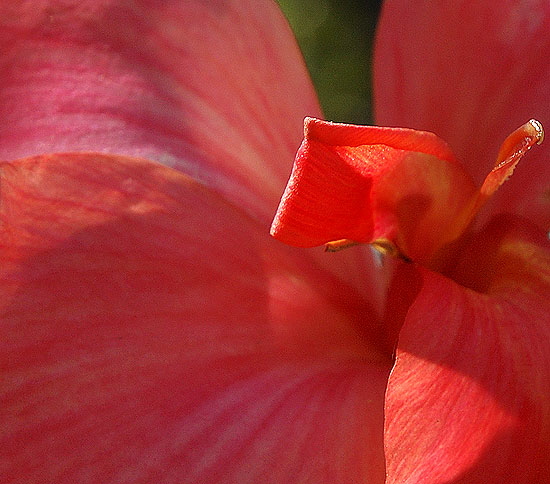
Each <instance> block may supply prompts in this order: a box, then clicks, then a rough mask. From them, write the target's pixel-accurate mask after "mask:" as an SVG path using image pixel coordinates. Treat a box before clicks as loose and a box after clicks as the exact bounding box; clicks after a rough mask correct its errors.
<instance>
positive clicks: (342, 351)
mask: <svg viewBox="0 0 550 484" xmlns="http://www.w3.org/2000/svg"><path fill="white" fill-rule="evenodd" d="M0 168H1V177H0V183H1V188H2V190H1V191H0V196H1V200H0V220H1V222H2V230H1V231H0V245H1V248H2V250H1V251H0V258H1V262H0V295H1V297H0V332H1V334H0V345H1V351H0V366H1V367H2V379H1V381H0V400H1V401H2V412H1V417H0V428H2V432H1V434H0V462H1V473H2V477H3V479H4V481H5V482H14V483H31V482H41V483H47V484H54V483H55V484H69V483H70V484H73V483H75V482H78V483H80V484H97V483H106V484H107V483H115V482H162V483H164V484H170V483H178V484H182V483H184V484H195V483H198V482H200V483H205V484H210V483H222V482H238V483H240V484H243V483H251V484H252V483H258V482H270V481H271V482H277V483H295V482H300V481H301V482H306V481H309V482H316V483H327V484H328V483H330V484H332V483H334V482H350V483H362V482H366V481H368V482H373V483H383V481H384V457H383V449H382V447H383V446H382V430H383V429H382V421H383V415H382V407H383V398H384V390H385V383H386V381H387V375H388V372H389V367H390V359H389V358H388V357H387V356H385V355H384V354H383V353H381V352H380V350H379V347H378V345H377V342H376V339H375V335H373V333H374V327H375V325H376V324H377V321H376V317H375V316H374V315H373V311H372V309H371V308H370V305H369V302H368V301H366V300H365V299H364V298H363V297H362V296H360V295H359V294H358V293H357V291H354V290H353V288H351V287H349V286H347V285H345V284H343V283H342V280H341V279H338V278H336V277H335V276H334V275H332V274H331V273H330V272H328V271H326V270H322V269H320V268H319V267H318V266H316V265H314V264H312V263H311V262H310V261H308V259H305V258H304V257H302V256H301V254H300V253H298V252H297V251H295V250H294V249H292V248H288V247H284V246H283V245H281V244H278V243H277V242H276V241H274V240H272V239H271V238H270V237H269V236H267V235H266V234H265V229H264V228H263V226H262V224H260V223H258V222H256V221H254V220H253V219H251V218H250V217H249V216H247V215H246V214H245V213H244V212H243V211H241V210H238V209H236V208H235V207H234V206H233V205H231V204H229V203H227V202H225V201H224V200H223V199H221V198H220V197H219V196H218V195H217V194H215V193H214V192H212V191H210V190H208V189H204V188H203V187H201V186H199V185H198V184H197V183H195V182H193V181H191V180H190V179H189V178H187V177H185V176H183V175H181V174H180V173H178V172H176V171H174V170H171V169H169V168H166V167H163V166H162V165H159V164H157V163H152V162H149V161H145V160H140V159H135V158H126V157H120V156H119V157H115V156H107V155H101V154H62V155H48V156H41V157H35V158H28V159H22V160H19V161H14V162H10V163H3V164H2V165H1V166H0Z"/></svg>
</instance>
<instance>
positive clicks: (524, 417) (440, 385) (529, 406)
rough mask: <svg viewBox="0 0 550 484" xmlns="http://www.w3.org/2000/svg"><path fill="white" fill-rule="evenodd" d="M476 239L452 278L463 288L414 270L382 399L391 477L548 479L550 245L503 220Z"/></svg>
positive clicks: (455, 482) (539, 482)
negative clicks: (413, 287) (414, 289)
mask: <svg viewBox="0 0 550 484" xmlns="http://www.w3.org/2000/svg"><path fill="white" fill-rule="evenodd" d="M475 240H476V244H475V245H472V246H471V247H470V249H469V250H468V251H467V252H468V254H467V257H465V258H464V261H465V262H463V263H462V264H460V265H459V267H458V268H457V270H456V273H455V274H454V278H455V279H456V280H458V281H459V282H462V284H464V285H466V286H468V287H469V288H470V289H468V288H466V287H465V286H463V285H460V284H458V283H456V282H453V281H452V280H451V279H447V278H445V277H443V276H442V275H440V274H436V273H433V272H429V271H426V270H421V272H420V273H419V274H418V277H417V280H418V282H419V284H418V285H417V286H418V288H419V290H418V294H417V296H416V299H415V301H414V303H413V304H412V306H411V307H410V309H409V311H408V313H407V315H406V318H405V323H404V325H403V327H402V330H401V332H400V335H399V343H398V347H397V357H396V364H395V367H394V369H393V371H392V374H391V376H390V379H389V383H388V390H387V396H386V398H387V401H386V414H385V417H386V423H385V429H386V430H385V432H386V434H385V446H386V459H387V471H388V481H387V482H388V484H393V483H395V484H398V483H399V484H413V483H418V484H451V483H452V484H459V483H460V484H477V483H479V484H481V483H483V484H504V483H506V484H507V483H510V484H512V483H513V484H544V483H547V482H549V481H550V393H549V391H548V388H549V382H550V303H549V298H548V295H549V294H550V245H549V244H548V241H547V240H545V239H544V238H543V237H542V236H541V235H540V232H539V230H538V229H537V227H534V226H529V224H526V223H525V221H518V220H514V219H510V218H501V219H499V220H495V221H494V223H492V224H491V225H490V226H489V227H488V228H487V229H486V230H485V231H484V232H483V233H481V234H479V235H478V236H477V238H476V239H475ZM466 261H467V262H466ZM402 269H404V270H406V271H410V270H411V269H410V267H403V268H402ZM405 280H409V281H410V278H409V279H405Z"/></svg>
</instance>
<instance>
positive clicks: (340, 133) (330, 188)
mask: <svg viewBox="0 0 550 484" xmlns="http://www.w3.org/2000/svg"><path fill="white" fill-rule="evenodd" d="M474 195H475V187H474V185H473V182H472V180H471V179H470V178H469V177H468V175H467V174H466V173H465V172H464V170H463V169H462V167H461V166H460V164H459V163H458V162H457V161H456V160H455V158H454V156H453V154H452V153H451V151H450V150H449V149H448V147H447V145H446V144H445V143H444V142H443V141H442V140H440V139H439V138H437V137H436V136H435V135H433V134H432V133H427V132H420V131H415V130H408V129H399V128H379V127H372V126H352V125H343V124H335V123H329V122H324V121H320V120H317V119H311V118H308V119H307V120H306V123H305V138H304V141H303V143H302V146H301V147H300V150H299V151H298V154H297V155H296V161H295V165H294V170H293V172H292V175H291V178H290V181H289V184H288V186H287V188H286V191H285V193H284V195H283V199H282V201H281V204H280V206H279V210H278V212H277V215H276V217H275V220H274V222H273V225H272V234H273V235H274V236H275V237H276V238H278V239H279V240H281V241H283V242H286V243H288V244H291V245H296V246H301V247H310V246H315V245H320V244H323V243H327V242H332V241H338V240H339V239H350V240H351V241H353V242H368V243H374V244H377V245H378V246H383V245H385V244H387V245H389V246H390V247H395V248H396V249H397V252H398V253H400V254H402V255H403V256H405V257H407V258H409V259H413V260H415V261H421V262H425V261H429V260H430V259H431V257H432V256H433V255H434V254H435V253H436V252H437V251H438V250H439V249H440V248H441V247H443V246H444V245H446V244H448V243H450V242H452V241H453V240H455V239H456V238H457V237H458V236H459V235H460V234H461V233H462V231H463V230H464V228H465V227H466V225H467V223H468V222H469V219H467V218H465V217H463V214H464V213H465V212H464V207H465V206H468V205H469V204H471V202H472V200H473V197H474Z"/></svg>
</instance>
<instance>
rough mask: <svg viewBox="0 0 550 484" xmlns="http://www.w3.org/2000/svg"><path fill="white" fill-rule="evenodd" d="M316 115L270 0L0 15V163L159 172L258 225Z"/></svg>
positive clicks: (109, 1) (63, 6)
mask: <svg viewBox="0 0 550 484" xmlns="http://www.w3.org/2000/svg"><path fill="white" fill-rule="evenodd" d="M318 114H319V107H318V104H317V100H316V97H315V94H314V92H313V89H312V86H311V83H310V81H309V77H308V75H307V71H306V69H305V66H304V64H303V61H302V58H301V54H300V53H299V51H298V48H297V46H296V44H295V40H294V37H293V35H292V33H291V31H290V29H289V27H288V25H287V23H286V20H285V19H284V18H283V16H282V14H281V12H280V11H279V9H278V7H277V5H276V4H275V2H273V1H270V0H265V1H264V0H209V1H202V0H137V1H131V0H122V1H120V0H32V1H25V0H16V1H10V2H2V5H1V6H0V116H1V118H2V124H1V126H0V159H16V158H20V157H25V156H30V155H36V154H41V153H50V152H61V151H81V150H85V151H101V152H107V153H116V154H125V155H131V156H141V157H146V158H149V159H152V160H156V161H159V162H161V163H164V164H166V165H169V166H173V167H176V168H177V169H179V170H181V171H183V172H185V173H187V174H189V175H190V176H192V177H194V178H197V179H199V180H201V181H202V182H204V183H206V184H207V185H209V186H212V187H214V188H215V189H216V190H218V191H220V192H223V193H224V194H225V195H226V196H227V197H228V198H229V199H231V200H232V201H234V202H236V203H239V204H240V205H241V206H242V207H244V208H245V209H247V210H248V211H249V212H250V213H253V214H254V215H255V216H257V217H262V218H263V220H264V221H265V222H266V223H268V221H269V220H270V219H271V217H272V215H273V211H274V209H275V207H276V205H277V201H278V199H279V197H280V194H281V192H282V189H283V187H284V182H285V181H286V179H287V177H288V173H289V172H290V167H291V160H292V158H293V156H294V153H295V151H296V149H297V147H298V145H299V142H300V136H301V125H302V121H303V118H304V116H305V115H318Z"/></svg>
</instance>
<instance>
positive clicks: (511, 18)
mask: <svg viewBox="0 0 550 484" xmlns="http://www.w3.org/2000/svg"><path fill="white" fill-rule="evenodd" d="M549 32H550V3H548V2H547V1H545V0H528V1H525V0H505V1H503V2H498V3H495V2H472V1H468V0H461V1H456V2H410V1H408V0H389V1H387V2H386V3H385V7H384V9H383V13H382V17H381V20H380V24H379V30H378V38H377V44H376V55H375V97H376V99H375V101H376V121H377V123H378V124H381V125H387V126H407V127H410V128H415V129H422V130H427V131H433V132H434V133H436V134H437V135H438V136H440V137H441V138H443V139H444V140H446V141H447V142H449V144H450V145H451V147H452V149H453V151H454V153H455V154H456V155H457V157H458V158H459V159H460V160H461V161H462V162H464V163H465V164H466V166H467V168H468V170H469V172H470V173H471V174H472V175H473V176H474V178H475V180H476V182H477V183H478V184H481V181H482V180H483V178H484V176H485V174H486V173H487V172H488V171H489V170H490V168H491V167H492V166H493V164H494V161H495V159H496V157H497V154H498V148H499V145H500V143H502V141H503V140H504V138H505V137H506V136H507V135H508V133H510V132H511V131H512V130H513V129H515V128H516V126H519V125H521V124H522V123H524V122H525V120H527V119H530V118H536V119H538V120H540V121H541V122H542V124H543V125H550V104H549V103H548V102H546V100H548V99H550V64H549V63H548V58H549V56H550V35H549ZM549 157H550V145H548V144H546V145H543V146H542V147H541V148H540V149H538V150H536V152H533V153H532V154H530V155H529V161H528V162H527V161H526V162H525V164H522V165H520V167H519V168H518V170H516V173H515V174H514V177H513V180H512V181H510V183H508V184H507V186H506V188H505V189H503V190H501V191H500V192H499V194H498V195H497V197H495V200H494V202H493V203H492V205H491V206H492V207H493V209H494V210H497V211H498V212H512V213H516V214H520V215H522V216H525V217H528V218H529V219H530V220H531V221H533V222H534V223H537V224H538V225H539V226H540V227H542V228H543V229H544V230H547V229H548V227H549V226H550V185H549V181H548V180H549V179H550V171H549V170H550V165H549V164H548V162H547V160H548V158H549Z"/></svg>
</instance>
